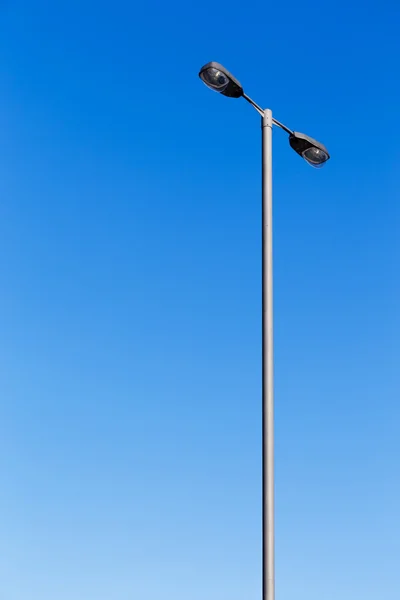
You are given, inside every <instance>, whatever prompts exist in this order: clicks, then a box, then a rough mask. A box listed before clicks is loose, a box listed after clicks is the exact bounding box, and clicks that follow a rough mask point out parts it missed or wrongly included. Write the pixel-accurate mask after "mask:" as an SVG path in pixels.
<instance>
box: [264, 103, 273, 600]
mask: <svg viewBox="0 0 400 600" xmlns="http://www.w3.org/2000/svg"><path fill="white" fill-rule="evenodd" d="M261 121H262V529H263V531H262V587H263V596H262V597H263V600H274V598H275V535H274V373H273V370H274V358H273V280H272V124H273V121H272V112H271V111H270V110H269V109H267V110H265V111H264V116H263V117H262V119H261Z"/></svg>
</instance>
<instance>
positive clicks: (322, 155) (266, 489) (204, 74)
mask: <svg viewBox="0 0 400 600" xmlns="http://www.w3.org/2000/svg"><path fill="white" fill-rule="evenodd" d="M199 77H200V79H202V81H203V82H204V83H205V84H206V86H207V87H209V88H210V89H212V90H214V91H216V92H219V93H220V94H223V95H224V96H228V97H229V98H242V97H243V98H244V99H245V100H246V101H247V102H249V103H250V104H251V105H252V106H253V107H254V108H255V109H256V111H257V112H258V113H259V114H260V115H261V128H262V589H263V592H262V594H263V595H262V597H263V600H274V597H275V537H274V525H275V523H274V381H273V377H274V373H273V370H274V369H273V367H274V362H273V350H274V348H273V278H272V126H273V125H277V126H278V127H280V129H283V131H285V132H286V133H288V134H289V144H290V146H291V147H292V148H293V150H295V152H297V154H299V155H300V156H301V157H302V158H304V160H305V161H307V162H308V164H310V165H311V166H313V167H317V168H319V167H322V166H323V165H324V164H325V163H326V161H327V160H329V158H330V156H329V153H328V150H327V149H326V148H325V146H324V145H323V144H321V143H320V142H317V141H316V140H314V139H313V138H310V137H309V136H307V135H304V134H303V133H298V132H296V131H292V130H291V129H289V128H288V127H286V126H285V125H283V123H280V122H279V121H277V120H276V119H274V118H273V117H272V111H271V110H269V109H266V110H263V109H262V108H261V107H260V106H258V104H256V103H255V102H254V100H252V99H251V98H250V97H249V96H247V95H246V94H245V93H244V91H243V87H242V86H241V84H240V82H239V81H238V80H237V79H236V78H235V77H234V76H233V75H232V74H231V73H229V71H227V69H225V67H223V66H222V65H220V64H219V63H217V62H210V63H207V64H206V65H204V67H202V68H201V69H200V73H199Z"/></svg>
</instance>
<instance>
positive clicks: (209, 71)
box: [199, 62, 243, 98]
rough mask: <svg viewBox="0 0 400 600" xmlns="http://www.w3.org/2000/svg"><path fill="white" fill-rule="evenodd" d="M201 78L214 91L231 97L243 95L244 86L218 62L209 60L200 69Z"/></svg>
mask: <svg viewBox="0 0 400 600" xmlns="http://www.w3.org/2000/svg"><path fill="white" fill-rule="evenodd" d="M199 77H200V79H201V80H202V81H203V82H204V83H205V84H206V86H207V87H209V88H210V89H211V90H214V92H219V93H220V94H223V95H224V96H228V97H229V98H240V97H241V96H243V88H242V86H241V85H240V83H239V81H238V80H237V79H235V77H234V76H233V75H232V74H231V73H229V71H227V70H226V69H225V67H223V66H222V65H220V64H219V63H217V62H209V63H207V64H206V65H204V67H202V68H201V69H200V73H199Z"/></svg>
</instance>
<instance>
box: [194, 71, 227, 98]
mask: <svg viewBox="0 0 400 600" xmlns="http://www.w3.org/2000/svg"><path fill="white" fill-rule="evenodd" d="M200 77H201V78H202V80H203V81H204V83H205V84H206V85H207V86H208V87H209V88H211V89H212V90H215V91H216V92H223V91H224V90H226V88H227V87H228V85H229V79H228V77H227V76H226V75H225V73H222V71H220V70H219V69H216V68H215V67H210V68H209V69H206V70H205V71H203V72H202V73H201V74H200Z"/></svg>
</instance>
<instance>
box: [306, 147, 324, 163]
mask: <svg viewBox="0 0 400 600" xmlns="http://www.w3.org/2000/svg"><path fill="white" fill-rule="evenodd" d="M303 158H304V159H305V160H306V161H307V162H308V163H309V164H310V165H312V166H313V167H322V165H323V164H324V163H325V162H326V161H327V160H328V155H327V154H326V152H324V151H323V150H321V149H320V148H315V147H312V148H307V150H304V152H303Z"/></svg>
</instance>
